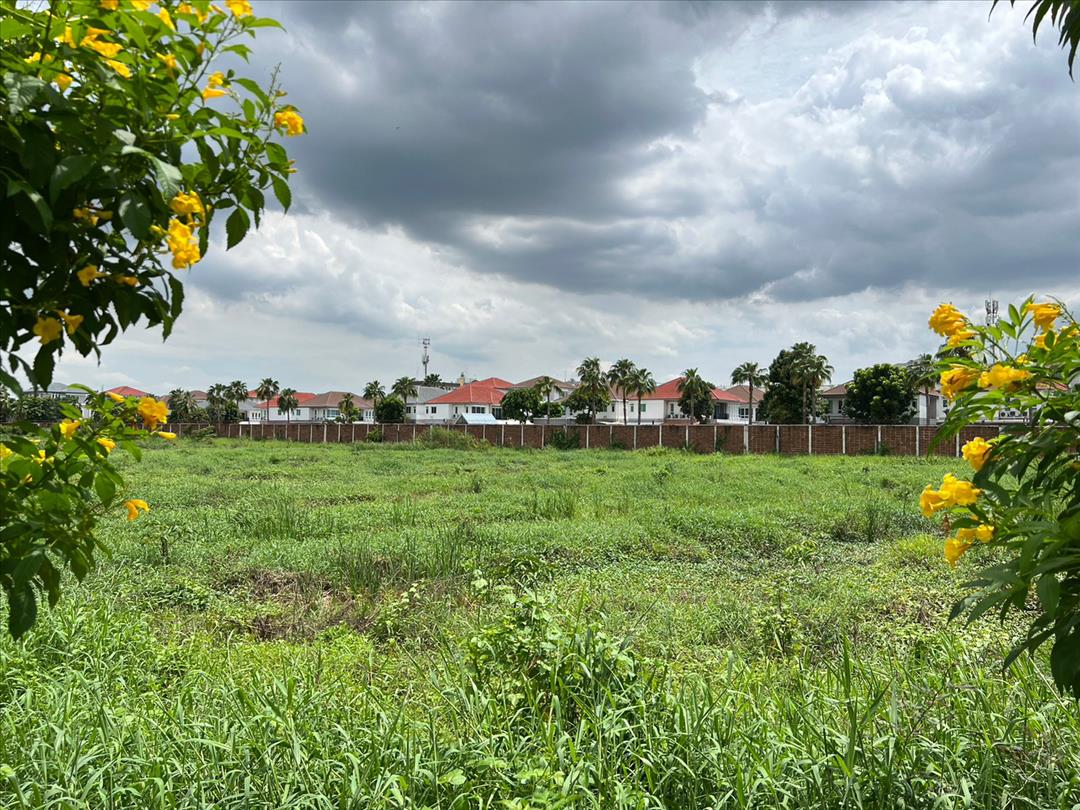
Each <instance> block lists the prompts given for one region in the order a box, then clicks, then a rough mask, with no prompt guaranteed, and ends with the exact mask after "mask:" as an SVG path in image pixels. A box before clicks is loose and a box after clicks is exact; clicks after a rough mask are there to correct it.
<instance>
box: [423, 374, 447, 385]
mask: <svg viewBox="0 0 1080 810" xmlns="http://www.w3.org/2000/svg"><path fill="white" fill-rule="evenodd" d="M442 384H443V381H442V377H440V376H439V375H438V374H436V373H435V372H432V373H431V374H428V375H427V376H426V377H424V385H426V386H428V387H429V388H438V387H439V386H440V385H442Z"/></svg>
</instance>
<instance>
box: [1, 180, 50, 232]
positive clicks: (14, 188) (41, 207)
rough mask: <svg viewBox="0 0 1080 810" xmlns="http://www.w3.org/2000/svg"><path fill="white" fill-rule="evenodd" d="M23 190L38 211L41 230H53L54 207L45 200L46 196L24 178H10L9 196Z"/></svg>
mask: <svg viewBox="0 0 1080 810" xmlns="http://www.w3.org/2000/svg"><path fill="white" fill-rule="evenodd" d="M20 191H21V192H22V193H23V194H25V195H26V197H27V199H29V200H30V202H31V203H32V204H33V206H34V209H35V210H36V211H37V215H38V218H39V219H40V221H41V232H42V233H48V232H49V231H50V230H52V224H53V215H52V209H51V208H49V204H48V203H47V202H45V198H44V197H42V196H41V194H39V193H38V192H37V190H36V189H34V188H33V186H31V185H29V184H28V183H25V182H24V181H22V180H15V179H11V180H8V192H7V195H8V196H9V197H13V196H15V194H17V193H18V192H20Z"/></svg>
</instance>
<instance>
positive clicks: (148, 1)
mask: <svg viewBox="0 0 1080 810" xmlns="http://www.w3.org/2000/svg"><path fill="white" fill-rule="evenodd" d="M153 3H154V0H131V5H133V6H135V8H137V9H138V10H139V11H147V10H148V9H149V8H150V6H152V5H153Z"/></svg>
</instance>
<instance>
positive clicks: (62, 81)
mask: <svg viewBox="0 0 1080 810" xmlns="http://www.w3.org/2000/svg"><path fill="white" fill-rule="evenodd" d="M52 81H53V84H55V85H56V86H57V87H58V88H59V89H60V92H61V93H64V92H66V91H67V89H68V88H69V87H71V82H72V79H71V77H70V76H69V75H68V74H66V73H57V74H56V75H55V76H54V77H53V80H52Z"/></svg>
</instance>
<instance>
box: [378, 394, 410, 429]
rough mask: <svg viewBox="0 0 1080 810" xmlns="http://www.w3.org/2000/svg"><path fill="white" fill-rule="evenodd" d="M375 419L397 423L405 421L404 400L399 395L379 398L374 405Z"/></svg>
mask: <svg viewBox="0 0 1080 810" xmlns="http://www.w3.org/2000/svg"><path fill="white" fill-rule="evenodd" d="M375 421H376V422H382V423H389V424H393V423H397V422H404V421H405V402H404V400H402V399H401V398H400V397H396V396H388V397H383V398H382V399H380V400H379V404H378V405H376V406H375Z"/></svg>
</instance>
